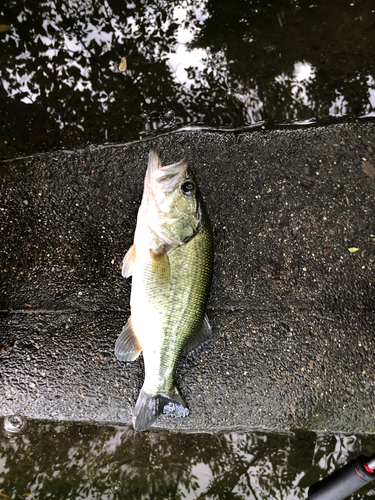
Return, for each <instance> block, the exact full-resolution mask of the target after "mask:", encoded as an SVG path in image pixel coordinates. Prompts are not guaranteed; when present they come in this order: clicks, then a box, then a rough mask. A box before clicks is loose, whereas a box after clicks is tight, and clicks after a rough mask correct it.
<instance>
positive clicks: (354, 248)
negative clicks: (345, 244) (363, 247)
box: [348, 247, 359, 253]
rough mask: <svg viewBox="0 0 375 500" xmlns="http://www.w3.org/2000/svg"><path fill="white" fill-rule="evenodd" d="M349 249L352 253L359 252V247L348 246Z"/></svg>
mask: <svg viewBox="0 0 375 500" xmlns="http://www.w3.org/2000/svg"><path fill="white" fill-rule="evenodd" d="M348 250H349V252H350V253H354V252H358V250H359V248H356V247H350V248H348Z"/></svg>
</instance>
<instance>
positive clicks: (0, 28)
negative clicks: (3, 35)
mask: <svg viewBox="0 0 375 500" xmlns="http://www.w3.org/2000/svg"><path fill="white" fill-rule="evenodd" d="M11 27H12V26H11V25H10V24H0V32H1V31H8V30H10V28H11Z"/></svg>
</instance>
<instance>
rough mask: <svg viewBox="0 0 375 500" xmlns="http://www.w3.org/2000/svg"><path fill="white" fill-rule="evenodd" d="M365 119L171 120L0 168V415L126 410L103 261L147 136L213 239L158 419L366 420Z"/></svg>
mask: <svg viewBox="0 0 375 500" xmlns="http://www.w3.org/2000/svg"><path fill="white" fill-rule="evenodd" d="M374 133H375V125H374V124H373V123H365V122H364V123H359V124H353V125H337V126H331V127H327V128H317V129H314V128H310V129H305V130H284V131H270V132H264V133H261V132H254V133H241V134H231V133H228V134H224V133H222V134H219V133H210V132H184V133H176V134H173V135H170V136H164V137H160V138H158V139H154V140H150V141H142V142H139V143H135V144H132V145H130V148H129V149H128V148H127V147H125V146H122V147H107V148H97V149H95V148H91V149H87V150H83V151H75V152H58V153H53V154H47V155H43V156H36V157H34V158H31V159H30V158H29V159H25V160H18V161H11V162H7V163H2V164H0V174H1V191H0V234H1V243H2V245H1V247H0V268H1V273H0V275H1V284H0V292H1V296H0V309H1V317H0V376H1V384H0V415H9V414H12V413H20V414H23V415H26V416H29V417H34V418H42V419H55V420H80V421H95V422H99V421H100V422H102V421H110V422H113V423H120V422H121V423H130V422H131V409H132V407H133V406H134V404H135V401H136V398H137V395H138V392H139V389H140V387H141V385H142V381H143V362H142V358H139V359H138V360H136V361H135V362H133V363H121V362H118V361H117V360H116V359H115V357H114V343H115V340H116V338H117V335H118V333H119V332H120V331H121V328H122V325H123V324H124V323H125V321H126V319H127V317H128V314H129V296H130V284H131V282H130V280H124V279H123V278H122V277H121V275H120V272H119V264H120V262H121V260H122V257H123V255H124V253H125V251H126V250H127V248H128V247H129V246H130V244H131V242H132V236H133V232H134V228H135V222H136V214H137V210H138V206H139V203H140V199H141V194H142V188H143V176H144V173H145V169H146V165H147V156H148V151H149V149H150V146H151V145H156V146H157V147H158V149H159V153H160V156H161V158H162V161H163V163H169V162H173V161H178V160H179V159H181V157H182V156H183V155H185V154H186V155H188V156H189V158H190V160H191V163H192V165H193V168H194V170H195V172H196V174H197V176H198V179H199V181H200V186H201V190H202V193H203V195H204V197H205V200H206V204H207V208H208V212H209V214H210V216H211V219H212V223H213V227H214V235H215V245H216V250H215V274H214V282H213V286H212V292H211V298H210V301H209V310H208V315H209V318H210V321H211V323H212V326H213V331H214V337H213V340H212V342H210V343H209V344H208V345H207V346H206V347H205V348H204V349H203V350H202V351H201V352H199V353H198V354H196V356H195V357H193V358H188V359H186V358H183V359H181V363H180V366H179V369H178V373H177V381H178V385H179V387H180V389H181V393H182V394H183V396H184V398H185V400H186V402H187V404H188V406H189V408H190V412H191V413H190V416H189V417H188V418H186V419H181V420H180V419H168V418H166V417H162V418H161V419H160V420H159V421H158V426H159V427H164V428H175V429H186V430H199V429H214V428H221V427H234V426H241V427H247V428H249V427H267V428H277V429H293V428H299V427H300V428H303V429H319V430H322V429H331V430H336V431H337V430H346V431H353V430H361V431H366V432H374V431H375V407H374V387H375V377H374V370H373V366H374V361H375V356H374V324H375V314H374V310H375V276H374V270H375V265H374V254H375V222H374V221H375V178H374V177H375V169H374V167H373V166H374V165H375V158H374V150H375V135H374ZM351 247H355V248H358V251H356V252H354V253H351V252H349V251H348V248H351Z"/></svg>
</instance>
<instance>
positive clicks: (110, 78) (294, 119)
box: [0, 0, 375, 158]
mask: <svg viewBox="0 0 375 500" xmlns="http://www.w3.org/2000/svg"><path fill="white" fill-rule="evenodd" d="M0 24H1V26H2V29H1V30H0V55H1V61H2V86H1V88H0V111H1V121H2V123H3V127H2V128H1V132H0V133H1V136H2V137H1V138H0V154H1V155H2V157H4V158H5V157H6V158H10V157H14V156H20V155H26V154H33V153H36V152H41V151H48V150H50V149H56V148H61V147H65V148H68V149H75V148H77V147H81V146H84V145H86V144H93V143H94V144H103V143H106V142H126V141H132V140H136V139H139V137H145V136H147V135H149V134H154V133H160V132H165V131H172V130H176V129H178V128H180V127H182V126H189V127H190V126H202V127H214V128H219V129H220V128H222V129H235V128H239V127H246V126H255V125H263V126H266V127H273V126H279V125H281V124H287V123H295V124H306V123H316V122H319V121H320V120H324V119H327V118H329V117H331V118H335V119H338V120H343V119H349V118H353V117H354V118H355V117H360V116H367V117H371V116H374V114H375V111H374V109H375V68H374V64H373V54H374V51H375V29H374V28H375V9H374V5H373V2H372V0H361V1H355V2H342V0H333V1H331V2H326V1H325V0H317V1H315V2H309V1H306V2H305V1H301V0H285V1H283V2H277V5H274V4H270V3H269V2H268V1H267V0H258V1H257V2H237V3H236V8H233V5H232V3H231V2H220V3H217V2H197V1H196V0H184V1H183V2H181V1H180V0H173V1H168V2H167V1H163V0H160V1H159V2H157V3H155V2H154V1H153V0H145V1H143V2H139V1H138V0H136V1H134V2H126V3H125V2H122V1H119V0H106V1H104V2H102V3H101V4H100V5H99V4H96V3H95V2H85V3H82V2H77V1H75V2H67V1H63V2H56V1H49V2H45V1H44V0H31V1H30V2H28V4H27V8H26V7H25V4H24V2H23V1H21V0H12V1H10V0H4V2H2V6H1V7H0ZM124 57H125V58H126V69H125V70H123V71H120V69H119V66H120V64H121V60H122V58H124ZM121 69H123V68H122V67H121Z"/></svg>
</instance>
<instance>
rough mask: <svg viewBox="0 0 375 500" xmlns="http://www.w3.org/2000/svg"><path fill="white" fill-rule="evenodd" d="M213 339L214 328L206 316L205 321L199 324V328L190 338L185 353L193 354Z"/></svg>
mask: <svg viewBox="0 0 375 500" xmlns="http://www.w3.org/2000/svg"><path fill="white" fill-rule="evenodd" d="M211 337H212V328H211V326H210V323H209V322H208V318H207V314H205V315H204V318H203V321H202V322H201V323H199V325H198V326H197V328H196V329H195V330H194V332H193V333H192V334H191V335H190V337H189V338H188V340H187V342H186V344H185V347H184V353H185V354H191V353H192V352H193V351H195V350H196V349H198V348H199V347H200V346H202V345H203V344H205V343H206V342H208V341H209V340H211Z"/></svg>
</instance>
